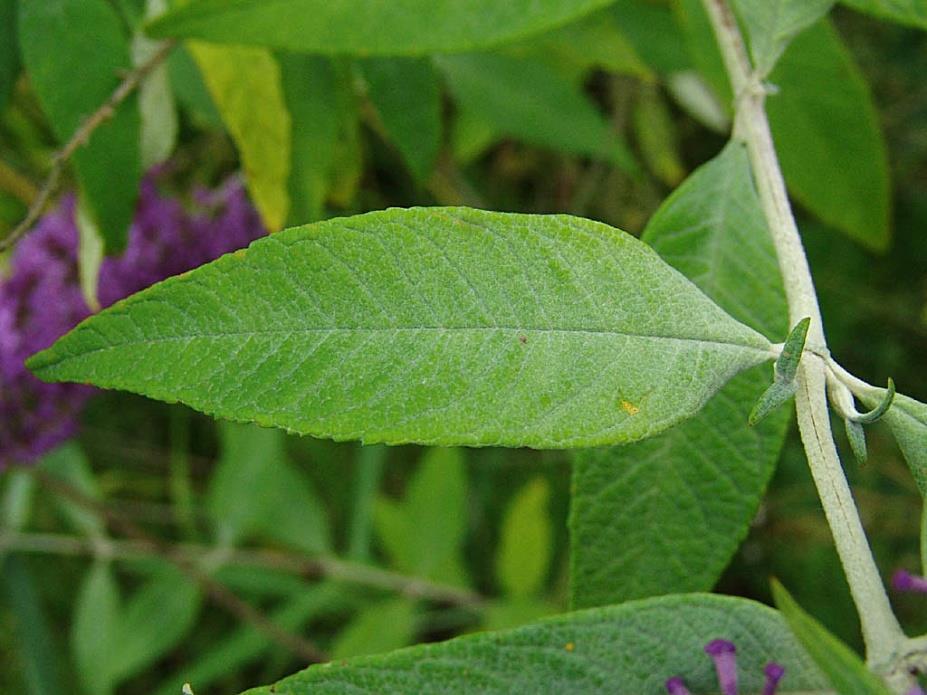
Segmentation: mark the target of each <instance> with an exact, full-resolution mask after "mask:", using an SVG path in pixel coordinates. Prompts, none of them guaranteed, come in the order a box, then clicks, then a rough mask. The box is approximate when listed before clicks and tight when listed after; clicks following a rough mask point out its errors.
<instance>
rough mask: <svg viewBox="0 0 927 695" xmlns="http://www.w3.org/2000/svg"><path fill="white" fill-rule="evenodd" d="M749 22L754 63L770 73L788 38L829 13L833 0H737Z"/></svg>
mask: <svg viewBox="0 0 927 695" xmlns="http://www.w3.org/2000/svg"><path fill="white" fill-rule="evenodd" d="M734 4H735V6H736V8H737V9H738V10H739V12H740V16H741V17H742V18H743V20H744V23H745V24H746V25H747V31H748V33H749V36H750V55H751V56H753V67H754V69H756V70H758V71H759V73H760V74H761V75H764V76H765V75H768V74H769V72H770V70H772V69H773V66H775V64H776V61H778V60H779V57H780V56H781V55H782V53H783V52H784V51H785V49H786V47H787V46H788V45H789V42H790V41H791V40H792V39H793V38H795V37H796V36H798V34H800V33H801V32H802V31H804V30H805V29H807V28H808V27H810V26H811V25H812V24H814V23H815V22H817V21H818V20H819V19H821V17H823V16H824V15H826V14H827V13H828V12H829V11H830V8H831V6H832V5H833V4H834V0H736V2H735V3H734Z"/></svg>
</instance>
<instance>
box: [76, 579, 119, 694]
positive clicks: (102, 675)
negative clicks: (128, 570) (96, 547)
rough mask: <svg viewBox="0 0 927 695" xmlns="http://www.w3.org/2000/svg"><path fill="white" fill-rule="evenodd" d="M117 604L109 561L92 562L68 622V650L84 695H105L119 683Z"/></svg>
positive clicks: (115, 585)
mask: <svg viewBox="0 0 927 695" xmlns="http://www.w3.org/2000/svg"><path fill="white" fill-rule="evenodd" d="M119 602H120V599H119V586H118V584H117V583H116V578H115V576H113V570H112V567H111V566H110V564H109V562H106V561H97V562H94V563H93V565H91V567H90V569H89V570H87V573H86V574H85V575H84V579H83V581H82V582H81V585H80V588H79V589H78V593H77V598H76V600H75V602H74V615H73V619H72V622H71V649H72V651H73V653H74V662H75V665H76V666H77V673H78V675H79V676H80V680H81V683H82V684H83V687H84V692H86V693H87V695H108V694H109V693H112V692H113V691H114V689H115V686H116V684H117V682H118V679H119V676H118V674H119V672H120V669H121V663H120V658H121V657H120V653H119V647H120V643H119V640H120V638H121V635H120V633H119V628H120V625H119V610H120V609H119Z"/></svg>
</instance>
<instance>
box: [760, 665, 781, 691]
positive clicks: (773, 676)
mask: <svg viewBox="0 0 927 695" xmlns="http://www.w3.org/2000/svg"><path fill="white" fill-rule="evenodd" d="M763 674H764V675H765V676H766V684H765V685H764V686H763V695H776V688H777V687H778V686H779V681H781V680H782V676H784V675H785V666H783V665H782V664H777V663H776V662H775V661H770V662H769V663H768V664H766V665H765V666H764V667H763Z"/></svg>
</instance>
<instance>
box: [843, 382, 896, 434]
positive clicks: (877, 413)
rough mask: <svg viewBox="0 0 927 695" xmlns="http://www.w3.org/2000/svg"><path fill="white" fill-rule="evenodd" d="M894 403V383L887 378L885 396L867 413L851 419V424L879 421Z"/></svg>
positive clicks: (866, 423)
mask: <svg viewBox="0 0 927 695" xmlns="http://www.w3.org/2000/svg"><path fill="white" fill-rule="evenodd" d="M894 402H895V382H894V381H893V380H892V378H891V377H889V378H888V387H887V388H886V389H885V395H884V396H883V397H882V401H881V402H880V403H879V404H878V405H877V406H876V407H875V408H873V409H872V410H870V411H869V412H868V413H862V414H861V415H857V416H855V417H853V418H852V420H853V422H858V423H861V424H864V425H868V424H871V423H873V422H876V421H877V420H879V419H881V418H882V416H883V415H885V413H887V412H888V409H889V408H891V407H892V403H894Z"/></svg>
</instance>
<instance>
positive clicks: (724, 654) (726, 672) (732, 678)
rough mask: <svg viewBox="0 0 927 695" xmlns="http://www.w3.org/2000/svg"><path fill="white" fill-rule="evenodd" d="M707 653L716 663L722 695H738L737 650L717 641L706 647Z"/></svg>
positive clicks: (731, 644) (723, 641)
mask: <svg viewBox="0 0 927 695" xmlns="http://www.w3.org/2000/svg"><path fill="white" fill-rule="evenodd" d="M705 653H706V654H708V655H709V656H710V657H711V660H712V661H714V662H715V671H717V673H718V685H719V686H720V688H721V693H722V695H737V648H736V647H735V646H734V644H733V643H732V642H728V641H727V640H723V639H715V640H712V641H711V642H709V643H708V644H706V645H705Z"/></svg>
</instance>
